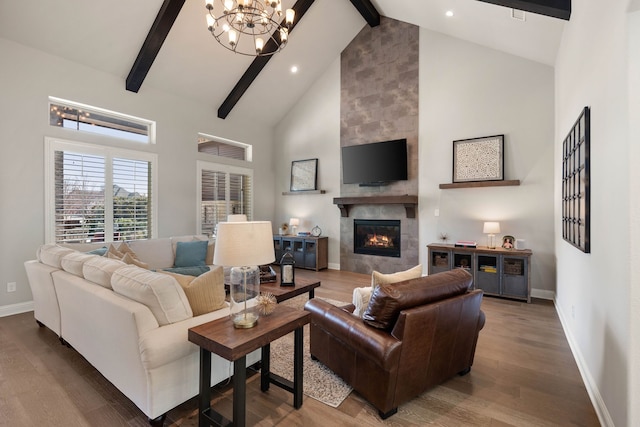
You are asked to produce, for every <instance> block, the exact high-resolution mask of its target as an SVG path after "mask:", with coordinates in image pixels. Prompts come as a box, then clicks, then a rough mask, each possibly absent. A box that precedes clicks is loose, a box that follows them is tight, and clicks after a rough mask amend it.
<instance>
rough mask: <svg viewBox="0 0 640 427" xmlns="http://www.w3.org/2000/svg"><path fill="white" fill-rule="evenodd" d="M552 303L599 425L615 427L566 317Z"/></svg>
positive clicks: (556, 305) (558, 307)
mask: <svg viewBox="0 0 640 427" xmlns="http://www.w3.org/2000/svg"><path fill="white" fill-rule="evenodd" d="M553 303H554V305H555V307H556V312H557V313H558V317H559V318H560V324H561V325H562V329H563V330H564V335H565V337H567V341H568V342H569V347H570V348H571V353H573V358H574V359H575V361H576V364H577V365H578V370H579V371H580V376H581V377H582V381H583V382H584V385H585V387H586V389H587V393H588V394H589V398H590V399H591V403H592V404H593V408H594V409H595V411H596V415H598V420H600V425H602V426H603V427H615V425H614V423H613V419H611V414H609V410H608V409H607V405H605V403H604V400H603V399H602V395H601V394H600V390H598V385H597V384H596V382H595V380H594V379H593V376H592V375H591V372H590V371H589V367H588V366H587V364H586V362H585V360H584V357H583V356H582V352H581V351H580V348H579V347H578V344H577V342H576V340H575V338H574V336H573V334H572V333H571V330H570V329H569V327H568V326H567V325H568V323H567V319H568V317H566V316H565V315H564V313H563V312H562V310H561V309H560V306H559V305H558V304H557V303H556V300H555V298H554V300H553Z"/></svg>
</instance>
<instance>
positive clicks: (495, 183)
mask: <svg viewBox="0 0 640 427" xmlns="http://www.w3.org/2000/svg"><path fill="white" fill-rule="evenodd" d="M512 185H520V180H519V179H508V180H502V181H473V182H454V183H453V184H440V189H441V190H446V189H448V188H477V187H507V186H512Z"/></svg>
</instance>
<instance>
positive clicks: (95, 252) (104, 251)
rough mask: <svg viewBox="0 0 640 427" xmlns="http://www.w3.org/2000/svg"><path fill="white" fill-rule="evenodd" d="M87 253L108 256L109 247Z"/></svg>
mask: <svg viewBox="0 0 640 427" xmlns="http://www.w3.org/2000/svg"><path fill="white" fill-rule="evenodd" d="M87 253H88V254H91V255H100V256H104V254H106V253H107V247H106V246H103V247H101V248H97V249H94V250H92V251H89V252H87Z"/></svg>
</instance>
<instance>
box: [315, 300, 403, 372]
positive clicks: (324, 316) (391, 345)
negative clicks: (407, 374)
mask: <svg viewBox="0 0 640 427" xmlns="http://www.w3.org/2000/svg"><path fill="white" fill-rule="evenodd" d="M304 309H305V310H307V311H309V312H311V326H312V327H314V326H317V327H320V328H322V329H324V330H325V331H326V332H327V333H329V334H330V335H332V336H333V337H334V338H335V339H337V340H339V341H340V342H342V343H343V344H344V345H347V346H349V347H351V348H353V349H354V350H356V351H357V352H358V353H359V354H361V355H363V356H366V357H367V358H369V359H371V360H372V361H374V362H375V363H376V364H378V365H380V366H383V367H385V368H386V367H391V366H395V365H396V364H397V363H398V360H399V358H400V350H401V347H402V341H399V340H397V339H396V338H394V337H393V336H391V334H389V333H388V332H386V331H383V330H380V329H376V328H373V327H371V326H368V325H366V324H365V323H364V322H363V321H362V319H360V318H359V317H357V316H354V315H353V314H350V313H349V312H347V311H345V310H343V309H342V308H339V307H336V306H334V305H332V304H330V303H328V302H326V301H323V300H320V299H317V298H314V299H312V300H309V301H308V302H307V303H306V304H305V306H304Z"/></svg>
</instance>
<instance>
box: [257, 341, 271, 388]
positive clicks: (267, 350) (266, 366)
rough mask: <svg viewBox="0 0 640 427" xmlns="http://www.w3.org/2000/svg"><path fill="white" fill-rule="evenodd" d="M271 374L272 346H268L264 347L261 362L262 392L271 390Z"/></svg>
mask: <svg viewBox="0 0 640 427" xmlns="http://www.w3.org/2000/svg"><path fill="white" fill-rule="evenodd" d="M270 372H271V345H270V344H267V345H265V346H264V347H262V359H261V360H260V390H261V391H267V390H269V384H271V380H270V378H269V376H270Z"/></svg>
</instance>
